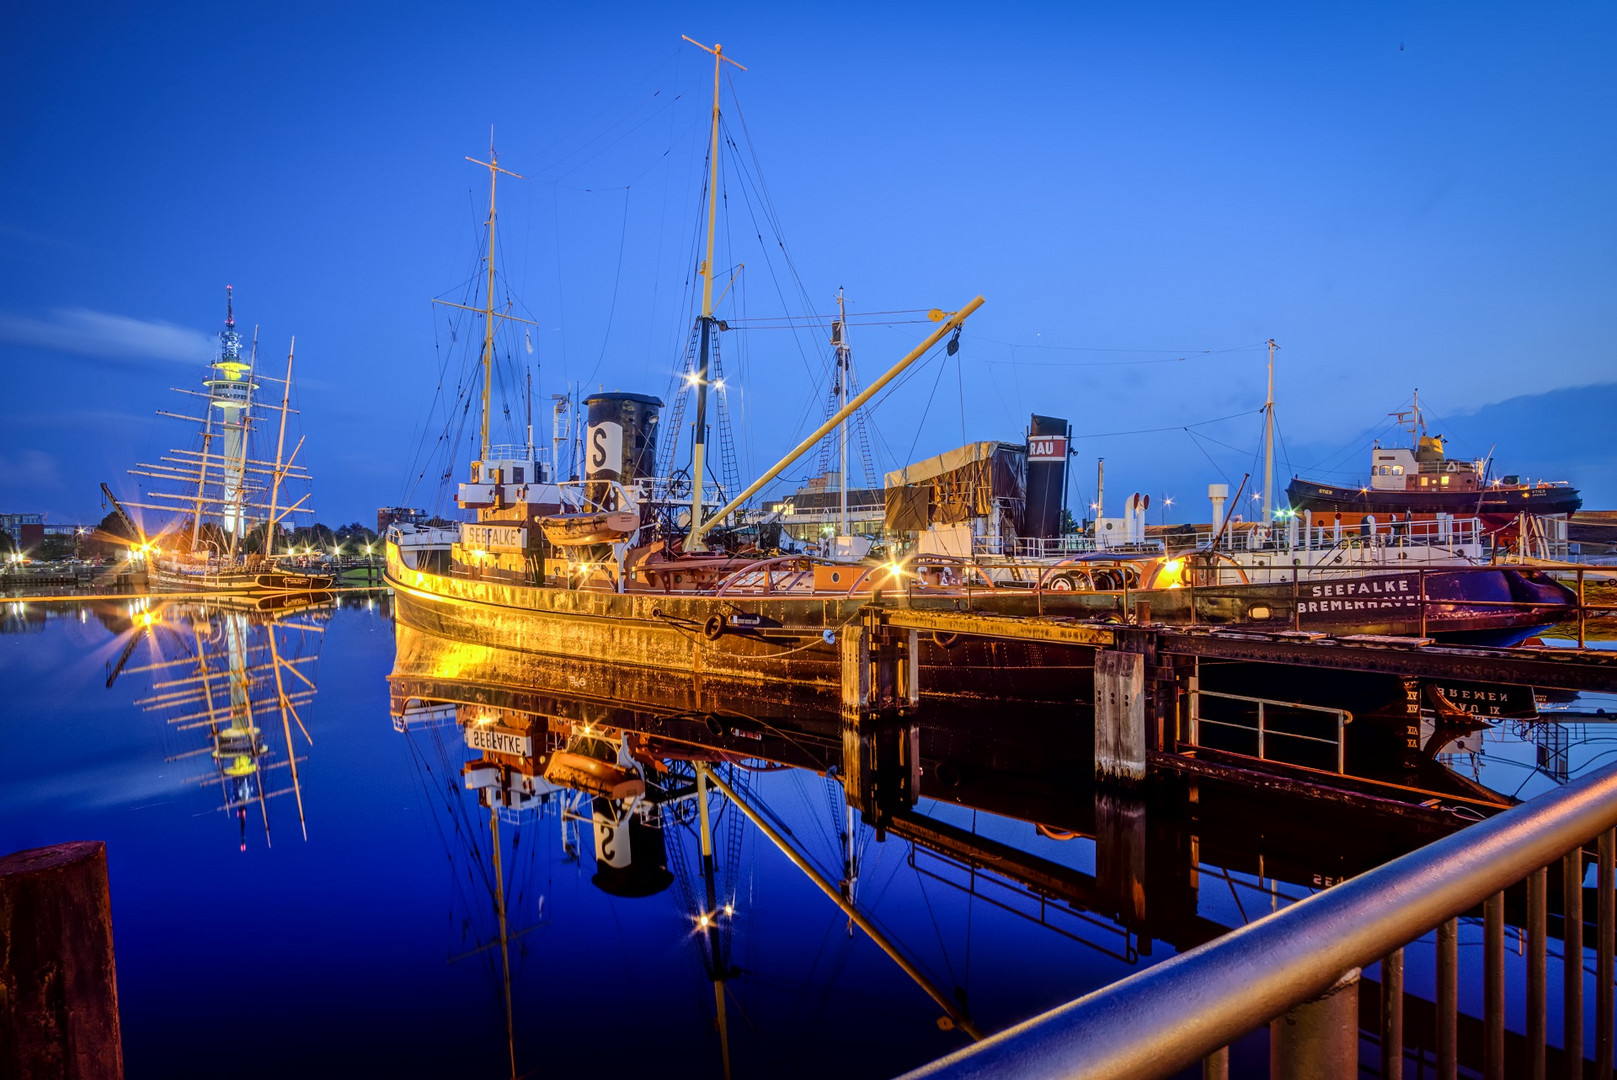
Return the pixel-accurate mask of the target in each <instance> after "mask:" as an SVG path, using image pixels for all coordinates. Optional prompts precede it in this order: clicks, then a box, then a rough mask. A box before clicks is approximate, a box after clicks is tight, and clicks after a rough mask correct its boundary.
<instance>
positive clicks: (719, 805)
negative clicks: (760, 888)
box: [390, 625, 1471, 1076]
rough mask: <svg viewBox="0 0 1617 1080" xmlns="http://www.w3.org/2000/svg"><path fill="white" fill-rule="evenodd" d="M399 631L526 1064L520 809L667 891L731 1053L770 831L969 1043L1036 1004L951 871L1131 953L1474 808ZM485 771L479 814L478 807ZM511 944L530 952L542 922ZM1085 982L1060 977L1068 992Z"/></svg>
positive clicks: (994, 725)
mask: <svg viewBox="0 0 1617 1080" xmlns="http://www.w3.org/2000/svg"><path fill="white" fill-rule="evenodd" d="M396 633H397V644H398V649H397V660H396V662H395V668H394V671H393V674H392V676H391V679H390V682H391V702H392V706H391V707H392V713H393V715H394V717H395V727H397V728H398V729H399V730H400V731H401V732H404V733H405V734H406V736H407V737H408V738H410V739H412V740H413V741H414V742H415V743H416V747H415V749H413V751H412V753H413V754H414V755H415V756H416V758H417V760H418V763H420V764H421V765H422V768H423V775H424V778H425V779H426V782H427V785H428V787H429V790H431V789H436V790H439V791H445V792H448V795H446V796H445V799H444V800H443V801H444V813H445V815H446V816H447V819H448V820H452V821H454V822H456V823H457V824H455V825H454V826H453V827H452V828H443V829H441V831H442V832H443V835H444V836H445V837H446V843H449V842H451V838H452V840H453V842H455V843H459V844H461V845H462V847H463V849H471V850H472V851H473V853H472V854H470V855H464V853H463V857H469V858H471V859H472V861H473V862H475V863H476V864H478V865H480V866H487V867H489V868H490V869H491V871H492V872H484V873H481V874H480V875H478V877H477V879H478V880H479V881H481V882H484V883H485V884H486V885H487V886H488V891H487V894H486V895H484V894H483V893H482V892H480V891H479V892H477V893H476V895H475V897H469V898H468V899H467V903H468V909H467V912H466V914H465V916H464V918H465V919H466V920H467V921H468V923H471V922H476V921H478V920H481V921H482V923H483V924H484V926H485V930H484V931H482V934H483V936H482V937H481V938H480V939H479V940H477V941H474V942H471V943H470V947H471V948H472V949H474V950H484V949H489V950H494V949H497V950H498V951H499V952H500V954H501V955H502V960H501V961H500V964H499V965H498V967H497V969H495V968H491V971H493V973H495V974H497V975H498V976H499V977H500V978H501V980H502V982H503V987H502V989H503V993H504V995H505V1001H506V1008H507V1022H506V1030H505V1034H506V1037H507V1040H508V1042H509V1057H510V1061H509V1064H510V1069H511V1073H512V1075H518V1074H519V1071H520V1070H519V1068H518V1065H519V1061H521V1060H523V1058H524V1055H523V1054H522V1053H520V1052H519V1051H520V1050H521V1048H520V1047H519V1046H518V1045H517V1033H518V1032H519V1031H520V1030H522V1028H523V1025H522V1022H521V1015H522V1014H521V1012H520V1011H514V1006H513V1004H512V1001H513V989H512V981H513V976H512V963H513V960H512V950H513V945H514V943H515V941H516V935H517V933H518V931H517V930H516V929H514V928H513V927H512V926H511V925H508V923H509V920H508V915H509V914H510V913H511V912H513V911H518V910H520V911H521V912H522V913H523V917H524V918H525V919H527V920H528V921H529V922H530V923H532V922H534V921H535V917H536V916H537V915H538V914H539V913H540V912H541V911H542V910H543V902H542V899H540V900H538V901H537V902H536V901H535V898H533V897H532V896H524V897H522V898H520V900H519V901H513V898H512V897H511V896H510V895H508V893H509V888H510V881H511V879H510V878H509V876H502V870H501V858H502V855H503V857H504V858H505V859H507V860H508V859H510V858H511V857H513V856H515V855H516V854H517V849H516V847H515V846H514V845H513V844H512V843H506V844H504V845H502V843H501V838H500V827H501V825H502V823H512V824H517V823H520V826H521V828H522V829H523V830H524V835H525V837H526V841H525V844H526V846H525V848H524V853H525V857H526V858H528V859H530V860H531V859H535V858H541V859H547V858H555V857H559V858H561V859H577V860H582V861H583V862H585V864H586V865H587V864H588V863H589V862H590V861H592V862H593V872H592V873H591V875H590V881H591V883H592V884H593V885H594V886H595V887H596V888H597V889H599V890H601V892H603V893H606V894H609V895H610V896H612V897H614V898H621V899H623V900H625V901H629V902H632V903H639V902H640V900H639V899H638V898H645V897H649V896H663V895H666V896H667V897H668V898H669V899H671V901H672V902H673V904H674V905H675V907H676V908H677V909H678V911H679V913H680V917H681V919H682V920H684V925H685V926H686V927H687V933H686V937H685V945H684V947H685V948H687V949H688V951H689V952H690V953H691V955H692V956H693V958H694V959H695V960H696V961H697V962H698V967H699V968H700V971H701V978H702V980H703V982H705V983H706V984H708V986H709V987H710V988H711V1001H710V1004H709V1006H708V1016H709V1019H710V1020H711V1021H712V1022H713V1024H714V1030H715V1032H716V1035H717V1038H716V1041H715V1043H714V1044H711V1049H710V1052H711V1053H712V1055H713V1060H712V1065H713V1071H715V1072H717V1071H720V1069H721V1068H722V1071H723V1072H724V1074H725V1075H727V1076H728V1075H729V1074H730V1071H731V1036H732V1034H734V1031H733V1028H734V1024H735V1020H734V1018H735V1016H737V1015H741V1016H747V1017H749V1018H750V1017H753V1016H755V1015H756V1013H757V1010H756V1009H755V1008H754V1007H753V1006H752V1005H750V1004H749V999H750V998H751V997H752V996H753V995H755V994H757V993H760V992H763V991H764V990H766V989H767V988H761V987H760V983H759V978H758V977H757V976H756V975H755V974H753V973H749V972H746V971H743V970H741V968H739V967H738V966H737V965H736V964H735V962H734V960H733V957H734V956H735V941H734V938H735V937H736V935H737V934H738V933H739V932H741V929H743V928H745V927H747V926H748V925H749V924H748V923H747V921H746V915H745V912H743V914H741V915H738V908H741V909H745V908H746V906H747V903H746V901H745V899H744V895H745V893H746V887H745V883H746V882H748V881H751V880H753V878H752V875H753V874H754V873H755V871H756V867H757V866H758V864H759V863H760V861H761V860H762V859H763V856H762V855H760V854H759V852H760V851H761V850H767V846H768V845H773V846H774V847H776V848H778V849H779V850H780V853H781V854H783V855H785V856H786V858H787V859H789V860H790V861H791V863H792V865H793V866H794V867H795V868H796V872H798V873H801V874H802V875H804V876H805V877H806V878H808V879H809V880H810V881H811V882H813V884H814V885H815V886H817V887H818V889H819V890H820V892H822V893H823V894H824V896H825V902H826V903H829V904H835V905H836V906H837V907H839V908H840V909H841V911H842V912H843V913H844V914H845V915H846V917H847V928H848V933H849V934H850V935H853V934H855V933H856V932H857V933H859V934H862V935H864V936H866V937H868V938H869V939H870V940H871V941H872V942H873V943H874V944H876V945H877V946H878V947H879V948H880V949H881V950H882V951H883V952H884V953H885V954H886V955H887V956H888V957H889V958H890V959H891V960H892V962H893V963H894V964H896V965H897V966H898V967H899V968H900V969H902V971H903V972H904V973H905V975H907V976H908V977H909V978H910V979H911V980H912V981H913V983H914V984H915V994H916V998H915V1001H914V1004H916V1005H918V1006H920V1007H922V1008H925V1009H928V1010H930V1015H931V1016H932V1018H933V1020H934V1021H935V1027H936V1028H937V1029H938V1030H939V1031H941V1032H943V1033H946V1034H945V1036H944V1037H946V1038H949V1039H952V1040H954V1041H953V1043H952V1044H949V1045H953V1046H959V1045H963V1044H964V1043H965V1042H966V1041H967V1040H969V1039H972V1038H979V1037H981V1033H982V1032H984V1031H992V1030H997V1029H998V1028H1001V1027H1004V1026H1007V1025H1008V1024H1009V1023H1013V1022H1015V1021H1017V1020H1020V1019H1025V1018H1026V1015H1027V1012H1026V1011H1021V1012H1012V1013H1007V1011H1006V1010H1007V1009H1008V1008H1010V1006H1008V1005H1007V1004H1005V1003H1004V1002H1002V1001H996V1000H984V1001H977V1000H975V999H974V997H973V995H972V980H971V979H970V978H969V977H967V976H965V975H961V974H959V972H960V970H961V969H960V968H959V967H957V966H956V963H954V962H951V960H950V957H949V954H948V951H947V950H948V938H949V935H948V934H947V933H945V932H944V931H943V930H942V929H940V925H939V923H938V922H937V918H938V916H937V914H936V912H935V911H932V905H934V904H940V903H946V901H944V900H942V899H940V897H946V896H954V897H955V898H956V899H957V901H958V903H959V904H966V905H976V906H975V907H972V908H969V909H968V910H977V911H989V912H992V914H993V917H995V918H997V919H1000V920H1008V921H1011V922H1014V923H1015V924H1017V925H1021V926H1023V927H1025V928H1029V929H1030V930H1031V931H1032V932H1034V933H1035V934H1048V935H1052V936H1054V937H1059V938H1060V939H1062V940H1064V941H1070V942H1074V943H1077V944H1079V945H1080V946H1082V947H1083V948H1085V949H1087V950H1091V951H1092V952H1093V953H1094V954H1095V955H1096V956H1097V957H1100V958H1102V959H1101V960H1098V961H1097V963H1100V964H1103V965H1110V966H1109V967H1107V968H1106V970H1109V971H1113V972H1115V969H1116V966H1117V965H1123V966H1125V967H1127V966H1137V965H1141V964H1146V963H1151V962H1155V961H1156V960H1159V959H1162V958H1166V957H1167V956H1169V955H1172V954H1173V953H1176V952H1182V951H1185V950H1187V949H1190V948H1193V947H1195V946H1197V945H1200V944H1202V943H1204V942H1206V941H1209V940H1211V939H1213V938H1215V937H1217V936H1219V935H1222V934H1224V933H1227V932H1228V931H1229V930H1231V929H1233V928H1236V927H1239V926H1241V925H1243V924H1244V923H1245V922H1248V921H1251V920H1253V919H1256V918H1258V917H1260V916H1262V915H1265V914H1268V913H1269V912H1270V911H1271V910H1274V909H1276V908H1278V907H1280V906H1283V905H1285V904H1289V903H1292V902H1294V901H1297V900H1300V899H1303V898H1305V897H1306V896H1308V895H1310V894H1311V893H1313V892H1316V891H1318V890H1321V889H1324V888H1328V887H1330V886H1331V885H1333V884H1335V883H1337V882H1339V881H1341V880H1343V879H1345V878H1347V877H1350V876H1353V875H1356V874H1358V873H1361V872H1363V871H1366V870H1368V869H1371V868H1373V867H1375V866H1378V865H1380V864H1382V863H1384V862H1386V861H1388V860H1389V859H1392V858H1395V857H1397V856H1398V855H1401V854H1403V853H1405V852H1407V851H1409V850H1412V849H1414V848H1416V847H1418V846H1421V845H1423V844H1425V843H1429V842H1430V841H1431V840H1433V839H1436V838H1437V837H1439V836H1442V835H1445V834H1447V833H1449V832H1452V831H1454V830H1456V829H1459V828H1463V827H1464V825H1465V824H1467V822H1468V821H1469V820H1470V819H1471V815H1469V814H1466V813H1462V812H1460V811H1458V810H1456V809H1454V808H1453V807H1444V806H1429V807H1423V806H1403V807H1399V808H1397V809H1393V808H1391V807H1389V808H1387V809H1385V810H1381V811H1376V810H1370V809H1366V808H1365V807H1364V806H1362V805H1354V806H1347V805H1336V804H1332V803H1330V802H1321V801H1313V802H1307V803H1305V802H1303V801H1301V800H1298V799H1296V798H1292V797H1287V796H1282V795H1266V794H1263V793H1261V792H1254V791H1253V790H1251V789H1250V788H1247V787H1240V788H1237V787H1235V786H1232V785H1230V784H1228V783H1226V782H1224V781H1218V780H1213V779H1208V778H1197V777H1188V778H1185V777H1168V776H1165V777H1163V778H1161V780H1160V782H1156V783H1153V784H1151V785H1149V786H1147V787H1146V788H1144V789H1141V790H1140V791H1138V792H1130V793H1117V792H1108V791H1104V790H1100V789H1097V788H1096V787H1094V786H1093V785H1092V784H1091V783H1090V781H1089V777H1091V776H1092V775H1093V759H1092V755H1091V748H1090V742H1091V738H1092V737H1091V735H1090V733H1089V729H1088V727H1087V726H1086V725H1082V724H1075V723H1073V722H1072V718H1071V717H1070V716H1063V715H1061V714H1060V713H1059V711H1055V710H1044V711H1041V710H1039V709H1023V710H1005V711H999V712H995V713H994V714H993V715H992V716H988V715H986V714H985V713H984V712H983V711H982V710H981V709H964V708H963V709H962V710H961V711H960V712H959V713H958V714H950V713H949V712H948V711H946V710H944V709H932V710H928V711H924V712H923V714H922V715H921V716H920V717H919V718H918V719H915V718H912V719H902V718H886V719H871V718H868V717H867V718H859V717H845V716H844V715H843V714H842V713H841V712H840V711H833V710H828V709H826V708H824V707H823V706H824V703H823V701H819V700H814V699H809V700H805V699H794V698H793V697H792V696H791V694H790V693H789V692H777V693H776V694H775V695H774V696H766V695H756V696H752V697H748V696H745V695H736V694H735V693H734V692H733V688H732V689H728V690H727V691H726V696H725V698H724V699H723V700H722V702H720V701H715V700H711V699H710V698H709V696H708V695H706V694H705V692H704V688H703V686H702V685H701V680H700V678H699V677H698V676H691V677H690V678H688V679H684V680H681V679H675V678H670V677H668V676H667V675H666V673H663V674H659V675H658V676H657V678H656V680H655V681H650V680H647V679H646V677H645V676H643V675H641V674H637V673H635V672H632V671H624V670H616V671H614V670H609V669H599V670H598V669H596V668H595V667H594V666H592V665H590V664H589V663H587V662H585V661H577V662H574V663H570V664H567V665H560V664H556V663H554V662H552V661H546V660H543V659H542V658H538V657H534V656H528V655H524V654H520V653H517V652H515V651H507V650H495V649H490V648H487V647H482V646H476V647H474V646H468V645H466V644H464V643H457V642H450V641H445V640H440V639H436V638H434V637H432V636H430V635H426V634H423V633H421V632H419V631H416V630H413V629H411V628H409V627H406V626H403V625H399V626H397V629H396ZM429 759H430V760H429ZM429 766H430V767H429ZM451 784H453V788H454V790H453V791H451V790H450V785H451ZM474 795H475V805H476V807H477V808H478V811H477V812H479V813H484V812H486V813H487V815H488V822H487V826H486V827H477V826H474V825H473V824H472V817H471V814H470V812H469V810H468V806H470V805H471V804H472V803H473V796H474ZM546 821H549V822H550V823H551V824H549V825H543V827H541V826H542V823H543V822H546ZM585 827H587V828H588V829H589V830H590V833H591V840H590V841H589V842H588V846H587V848H586V847H585V846H583V845H582V844H581V835H580V834H581V831H582V830H583V829H584V828H585ZM536 833H538V834H539V836H540V837H541V838H548V837H552V836H554V837H559V843H555V842H553V841H549V840H548V839H538V840H536V839H535V834H536ZM536 849H548V853H546V852H543V851H541V852H540V853H538V854H536ZM743 852H747V853H748V854H747V855H746V856H745V857H744V856H743ZM451 857H452V859H454V858H455V856H454V854H453V853H452V856H451ZM882 858H885V860H886V864H885V865H884V868H883V869H884V871H886V870H888V869H889V868H890V867H891V866H893V865H894V860H895V859H897V860H900V861H901V863H902V867H903V869H904V870H905V871H906V872H907V873H908V874H910V875H912V876H913V879H914V881H915V882H916V883H917V885H916V888H917V889H918V890H919V895H920V898H921V899H923V900H925V902H926V908H925V909H924V910H922V911H921V912H920V914H917V911H916V910H912V909H909V908H902V907H901V908H896V909H895V907H894V901H893V897H892V896H888V895H884V894H885V890H886V888H887V887H888V886H889V885H890V884H891V881H890V880H887V881H886V883H885V884H883V885H882V887H881V888H874V887H872V886H870V885H869V884H868V881H869V866H870V864H871V862H872V861H873V860H875V859H882ZM770 863H771V865H778V863H777V862H776V861H775V860H774V859H773V858H771V859H770ZM457 873H464V870H462V869H457ZM530 877H531V875H530ZM884 900H885V901H886V902H885V903H884ZM474 909H475V910H474ZM624 910H625V911H628V910H629V909H624ZM636 910H638V911H639V912H640V913H641V915H642V916H644V913H645V912H646V911H647V910H648V909H644V908H640V909H636ZM491 913H492V917H490V915H491ZM928 915H930V916H931V917H930V918H928V917H927V916H928ZM625 917H627V916H625ZM531 928H532V927H531V926H528V927H525V928H524V930H523V932H525V931H526V929H531ZM968 931H969V926H968ZM967 940H968V944H967V945H966V949H967V952H968V955H969V934H968V939H967ZM757 946H758V943H754V947H753V950H752V952H749V955H753V954H754V953H755V952H756V951H757ZM940 947H941V948H942V949H943V950H944V954H943V955H942V956H941V957H940V956H939V955H938V952H939V949H940ZM516 952H517V958H518V960H520V958H521V957H522V956H525V955H526V952H527V946H525V945H523V946H521V947H519V948H517V949H516ZM812 974H813V973H812V972H810V971H802V972H797V973H796V974H795V976H794V977H795V978H798V979H807V978H809V977H810V976H811V975H812ZM1110 977H1115V974H1114V975H1113V976H1110ZM1110 977H1109V978H1110ZM1109 978H1108V979H1107V980H1106V981H1109ZM1090 988H1093V987H1092V986H1088V987H1086V986H1083V985H1073V986H1065V985H1064V986H1062V987H1061V988H1060V989H1059V990H1053V991H1052V992H1051V993H1052V994H1054V997H1055V1000H1060V999H1062V998H1063V997H1070V996H1076V995H1075V993H1074V992H1073V991H1074V990H1077V991H1078V992H1081V991H1082V990H1083V989H1090ZM922 995H924V997H923V996H922ZM927 999H930V1004H928V1002H927ZM1051 1003H1054V1002H1053V1001H1052V1002H1051ZM752 1023H753V1021H752V1020H751V1019H749V1020H748V1024H749V1026H751V1025H752ZM935 1035H936V1033H934V1036H935ZM1411 1038H1412V1039H1418V1038H1419V1035H1418V1033H1417V1034H1415V1035H1413V1036H1411ZM947 1048H948V1045H945V1046H944V1047H943V1049H947ZM539 1052H540V1051H538V1050H537V1049H531V1050H530V1051H529V1053H531V1054H538V1053H539ZM914 1063H918V1062H914ZM912 1064H913V1063H912ZM741 1071H745V1072H749V1073H750V1072H756V1071H759V1070H758V1069H756V1068H753V1069H743V1070H741ZM763 1071H768V1070H767V1069H765V1070H763Z"/></svg>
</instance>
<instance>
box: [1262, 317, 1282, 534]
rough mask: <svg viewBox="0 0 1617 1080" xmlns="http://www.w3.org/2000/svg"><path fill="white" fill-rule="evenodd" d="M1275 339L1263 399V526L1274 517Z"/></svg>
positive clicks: (1270, 354) (1270, 342) (1270, 348)
mask: <svg viewBox="0 0 1617 1080" xmlns="http://www.w3.org/2000/svg"><path fill="white" fill-rule="evenodd" d="M1278 347H1279V346H1277V345H1276V344H1275V339H1274V338H1270V339H1269V393H1268V396H1267V397H1265V398H1264V400H1263V526H1264V528H1268V527H1269V522H1270V521H1271V520H1272V519H1273V518H1274V504H1275V499H1274V486H1275V349H1277V348H1278Z"/></svg>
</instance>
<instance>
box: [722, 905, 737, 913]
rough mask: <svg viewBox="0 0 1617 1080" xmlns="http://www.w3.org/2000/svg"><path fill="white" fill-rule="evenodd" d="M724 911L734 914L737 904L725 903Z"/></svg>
mask: <svg viewBox="0 0 1617 1080" xmlns="http://www.w3.org/2000/svg"><path fill="white" fill-rule="evenodd" d="M724 913H725V914H726V915H734V914H735V913H736V909H735V905H734V904H725V905H724Z"/></svg>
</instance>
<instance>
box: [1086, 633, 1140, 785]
mask: <svg viewBox="0 0 1617 1080" xmlns="http://www.w3.org/2000/svg"><path fill="white" fill-rule="evenodd" d="M1095 776H1096V778H1097V779H1100V780H1102V781H1114V782H1122V783H1137V782H1139V781H1141V780H1144V779H1145V657H1143V656H1141V655H1140V654H1139V653H1133V652H1116V651H1113V650H1110V649H1103V650H1101V651H1099V652H1097V653H1096V654H1095Z"/></svg>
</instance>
